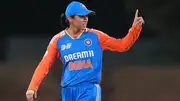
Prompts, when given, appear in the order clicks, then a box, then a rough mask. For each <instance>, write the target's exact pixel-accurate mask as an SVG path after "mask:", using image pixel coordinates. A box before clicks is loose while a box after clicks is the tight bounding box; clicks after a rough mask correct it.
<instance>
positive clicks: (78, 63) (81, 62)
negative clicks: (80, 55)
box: [77, 60, 85, 70]
mask: <svg viewBox="0 0 180 101" xmlns="http://www.w3.org/2000/svg"><path fill="white" fill-rule="evenodd" d="M84 62H85V60H84V61H77V69H78V70H79V69H82V68H83V65H84Z"/></svg>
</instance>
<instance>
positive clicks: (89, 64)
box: [84, 59, 92, 68]
mask: <svg viewBox="0 0 180 101" xmlns="http://www.w3.org/2000/svg"><path fill="white" fill-rule="evenodd" d="M88 67H90V68H92V63H91V60H90V59H88V60H87V61H86V62H85V64H84V68H88Z"/></svg>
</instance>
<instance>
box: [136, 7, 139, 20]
mask: <svg viewBox="0 0 180 101" xmlns="http://www.w3.org/2000/svg"><path fill="white" fill-rule="evenodd" d="M138 12H139V10H138V9H137V10H136V14H135V18H137V17H138Z"/></svg>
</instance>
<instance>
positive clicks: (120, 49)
mask: <svg viewBox="0 0 180 101" xmlns="http://www.w3.org/2000/svg"><path fill="white" fill-rule="evenodd" d="M129 49H130V47H122V48H119V49H118V51H119V52H127V51H128V50H129Z"/></svg>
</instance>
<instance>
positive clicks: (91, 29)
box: [87, 28, 105, 35]
mask: <svg viewBox="0 0 180 101" xmlns="http://www.w3.org/2000/svg"><path fill="white" fill-rule="evenodd" d="M87 31H88V32H94V33H95V34H98V35H99V34H105V33H104V32H103V31H101V30H98V29H94V28H88V29H87Z"/></svg>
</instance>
